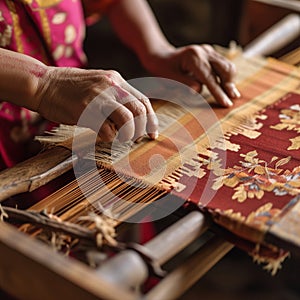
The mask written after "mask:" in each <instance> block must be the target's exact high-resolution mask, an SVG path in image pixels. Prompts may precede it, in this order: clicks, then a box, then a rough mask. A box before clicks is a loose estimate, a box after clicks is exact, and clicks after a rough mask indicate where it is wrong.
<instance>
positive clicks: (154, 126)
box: [122, 81, 158, 140]
mask: <svg viewBox="0 0 300 300" xmlns="http://www.w3.org/2000/svg"><path fill="white" fill-rule="evenodd" d="M122 86H123V87H124V88H125V89H126V90H127V91H128V92H129V93H130V94H132V95H134V96H135V97H136V99H137V100H138V101H139V102H140V103H141V104H142V105H143V107H144V108H145V109H146V132H147V134H148V136H149V137H150V138H151V139H153V140H155V139H156V138H157V137H158V119H157V116H156V114H155V112H154V110H153V108H152V105H151V102H150V100H149V99H148V98H147V97H146V96H145V95H144V94H142V93H141V92H140V91H138V90H137V89H135V88H134V87H133V86H131V85H130V84H129V83H128V82H126V81H124V82H123V84H122Z"/></svg>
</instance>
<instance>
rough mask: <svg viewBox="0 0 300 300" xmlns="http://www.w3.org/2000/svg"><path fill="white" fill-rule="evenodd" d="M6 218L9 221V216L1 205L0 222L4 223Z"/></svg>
mask: <svg viewBox="0 0 300 300" xmlns="http://www.w3.org/2000/svg"><path fill="white" fill-rule="evenodd" d="M4 218H5V219H8V214H7V213H6V212H5V211H4V209H3V207H2V205H1V204H0V221H1V222H4Z"/></svg>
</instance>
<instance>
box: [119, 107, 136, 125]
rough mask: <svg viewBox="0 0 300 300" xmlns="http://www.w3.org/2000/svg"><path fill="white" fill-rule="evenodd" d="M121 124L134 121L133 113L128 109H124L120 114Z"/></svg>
mask: <svg viewBox="0 0 300 300" xmlns="http://www.w3.org/2000/svg"><path fill="white" fill-rule="evenodd" d="M119 116H120V119H121V122H123V123H126V122H131V121H133V118H134V117H133V113H132V112H131V111H130V110H128V109H124V110H122V111H121V112H120V113H119Z"/></svg>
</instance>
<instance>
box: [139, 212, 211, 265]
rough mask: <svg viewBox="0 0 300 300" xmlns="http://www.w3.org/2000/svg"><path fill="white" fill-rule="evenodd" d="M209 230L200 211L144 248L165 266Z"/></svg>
mask: <svg viewBox="0 0 300 300" xmlns="http://www.w3.org/2000/svg"><path fill="white" fill-rule="evenodd" d="M207 228H208V222H206V221H205V218H204V215H203V214H202V213H200V212H198V211H193V212H191V213H189V214H188V215H187V216H185V217H184V218H182V219H180V220H179V221H177V222H176V223H175V224H173V225H172V226H170V227H168V228H167V229H165V230H164V231H163V232H162V233H160V234H159V235H158V236H157V237H155V238H153V239H152V240H150V241H149V242H147V243H146V244H145V245H144V246H145V247H146V248H147V249H148V250H149V252H150V253H151V254H152V256H153V257H154V258H155V260H156V262H157V263H159V264H164V263H165V262H167V261H168V260H169V259H170V258H172V257H173V256H174V255H175V254H177V253H178V252H180V251H181V250H182V249H184V248H185V247H186V246H187V245H189V244H190V243H191V242H193V241H194V240H195V239H196V238H198V237H199V236H200V235H201V234H202V233H203V232H204V231H205V230H207Z"/></svg>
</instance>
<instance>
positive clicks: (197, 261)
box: [143, 236, 233, 300]
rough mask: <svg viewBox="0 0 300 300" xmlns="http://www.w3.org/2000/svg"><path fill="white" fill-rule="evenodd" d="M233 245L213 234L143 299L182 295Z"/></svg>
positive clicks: (172, 297)
mask: <svg viewBox="0 0 300 300" xmlns="http://www.w3.org/2000/svg"><path fill="white" fill-rule="evenodd" d="M232 247H233V245H232V244H230V243H228V242H226V241H225V240H224V239H222V238H220V237H218V236H215V237H213V238H212V239H211V240H210V241H209V242H207V243H206V244H205V245H204V246H203V247H202V248H200V250H199V251H198V252H196V253H195V254H194V255H193V256H191V257H190V258H188V260H187V261H185V262H184V264H182V265H180V266H179V267H178V268H177V269H175V270H174V271H173V272H171V273H170V274H169V275H168V276H167V277H166V278H164V279H163V280H162V281H161V282H160V283H159V284H158V285H157V286H155V287H154V288H153V289H152V290H151V291H150V292H149V293H148V294H146V295H145V297H144V298H143V300H157V299H164V300H171V299H176V298H178V297H179V296H180V295H182V294H183V293H184V292H185V291H186V290H187V289H188V288H190V287H191V286H192V285H193V284H194V283H195V282H196V281H197V280H199V279H200V278H201V277H202V276H203V275H204V274H205V273H206V272H207V271H208V270H209V269H211V268H212V267H213V266H214V265H215V264H216V263H217V262H218V261H219V260H220V259H221V258H222V257H223V256H224V255H225V254H226V253H228V252H229V251H230V250H231V249H232Z"/></svg>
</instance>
